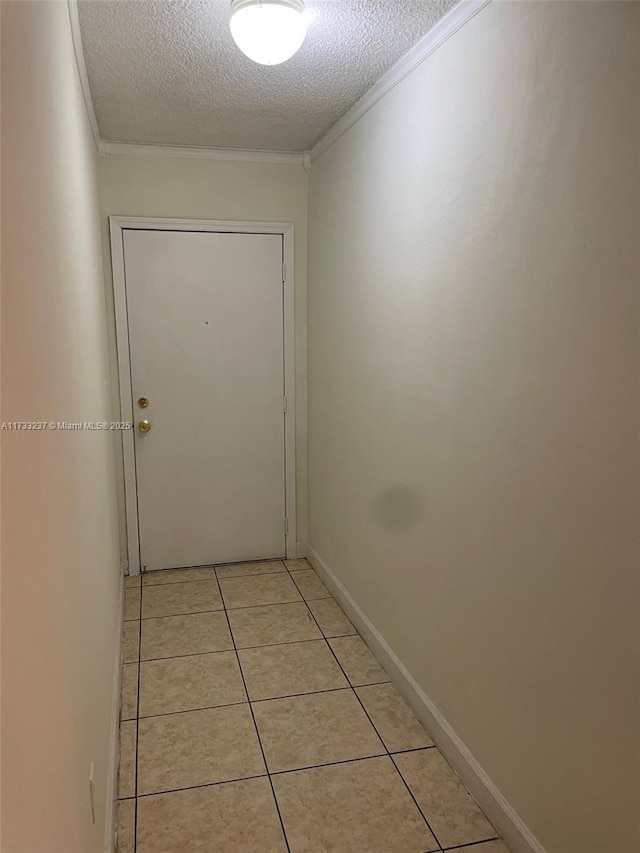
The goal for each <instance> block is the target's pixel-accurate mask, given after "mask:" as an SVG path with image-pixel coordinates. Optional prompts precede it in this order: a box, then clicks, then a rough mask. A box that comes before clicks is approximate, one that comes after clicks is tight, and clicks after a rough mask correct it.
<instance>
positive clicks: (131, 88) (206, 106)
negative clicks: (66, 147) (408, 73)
mask: <svg viewBox="0 0 640 853" xmlns="http://www.w3.org/2000/svg"><path fill="white" fill-rule="evenodd" d="M455 3H456V0H307V3H306V6H307V9H308V10H310V11H311V12H312V13H314V15H315V18H314V20H313V21H312V23H311V25H310V27H309V32H308V34H307V38H306V40H305V43H304V44H303V46H302V48H301V49H300V51H299V52H298V53H297V54H296V56H294V57H293V59H291V60H289V61H288V62H286V63H284V64H283V65H279V66H274V67H266V66H261V65H256V64H255V63H253V62H251V60H249V59H247V58H246V57H245V56H244V55H243V54H242V53H240V51H239V50H238V49H237V48H236V46H235V44H234V43H233V41H232V39H231V34H230V32H229V25H228V21H229V9H230V5H231V4H230V0H160V2H158V1H157V0H80V2H79V4H78V5H79V15H80V28H81V34H82V42H83V46H84V53H85V61H86V65H87V72H88V76H89V83H90V87H91V94H92V97H93V102H94V107H95V111H96V115H97V119H98V124H99V127H100V132H101V135H102V138H103V139H105V140H112V141H119V142H146V143H154V144H164V145H194V146H206V147H221V148H262V149H277V150H304V149H308V148H311V146H312V145H313V143H314V142H316V141H317V140H318V139H319V138H320V137H321V136H322V135H323V134H324V132H325V131H326V130H328V129H329V127H331V125H332V124H333V123H334V122H335V121H336V120H337V119H338V118H340V116H342V115H343V113H345V112H346V111H347V110H348V109H349V107H350V106H351V105H352V104H353V103H355V101H357V100H358V98H359V97H360V96H361V95H362V94H363V93H364V92H365V91H366V90H367V89H368V88H369V87H370V86H371V85H372V84H373V83H375V81H376V80H377V79H378V78H379V77H380V76H381V75H382V74H383V73H384V71H385V70H386V69H387V68H388V67H389V66H390V65H392V64H393V63H394V62H395V60H396V59H398V58H399V57H400V56H402V54H404V53H406V52H407V51H408V50H409V48H411V47H412V46H413V45H414V44H415V43H416V42H417V41H418V40H419V39H420V38H421V37H422V36H423V35H424V34H425V33H426V32H427V31H428V30H429V29H430V28H431V27H432V26H433V25H434V24H435V23H436V21H438V20H439V19H440V18H441V17H442V16H443V15H444V14H445V13H446V12H447V11H449V9H451V8H452V6H454V5H455Z"/></svg>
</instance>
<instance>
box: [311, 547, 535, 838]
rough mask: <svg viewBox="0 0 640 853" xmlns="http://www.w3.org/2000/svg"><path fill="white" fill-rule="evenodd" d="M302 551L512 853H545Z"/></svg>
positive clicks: (362, 618)
mask: <svg viewBox="0 0 640 853" xmlns="http://www.w3.org/2000/svg"><path fill="white" fill-rule="evenodd" d="M306 550H307V554H306V556H307V559H308V560H309V562H310V563H311V565H312V566H313V567H314V569H316V571H317V572H318V574H319V575H320V577H321V578H322V580H323V581H324V582H325V584H326V585H327V586H328V587H329V590H330V591H331V592H332V594H333V595H334V596H335V598H336V599H337V600H338V601H339V602H340V604H341V605H342V607H343V609H344V611H345V612H346V614H347V616H349V618H350V619H351V621H352V622H353V624H354V625H355V627H356V628H357V629H358V631H359V632H360V634H362V637H363V639H364V640H365V642H366V643H367V645H368V646H369V648H370V649H371V651H372V652H373V654H374V655H375V656H376V657H377V658H378V660H379V661H380V663H381V664H382V666H383V667H384V668H385V669H386V671H387V672H388V674H389V675H390V676H391V678H392V679H393V681H394V683H395V684H396V686H397V687H398V689H399V690H400V692H401V693H402V694H403V696H404V697H405V698H406V700H407V702H408V703H409V704H410V705H411V707H412V709H413V711H414V713H415V715H416V717H417V718H418V719H419V720H420V722H421V723H422V724H423V725H424V727H425V728H426V729H427V730H428V732H429V734H430V735H431V737H432V738H433V741H434V743H435V744H436V746H437V747H438V749H439V750H440V752H442V754H443V755H444V757H445V758H446V759H447V761H448V762H449V764H450V765H451V766H452V767H453V769H454V770H455V771H456V773H457V774H458V776H459V777H460V778H461V779H462V781H463V782H464V784H465V785H466V787H467V789H468V790H469V792H470V793H471V795H472V796H473V797H474V798H475V800H476V801H477V803H478V805H479V806H480V808H481V809H482V810H483V811H484V812H485V814H486V815H487V817H488V818H489V820H490V821H491V822H492V823H493V825H494V826H495V828H496V830H497V831H498V833H499V834H500V836H501V837H502V838H503V839H504V842H505V843H506V844H507V846H508V847H509V849H510V850H511V853H545V850H544V848H543V846H542V845H541V844H540V842H539V841H538V840H537V839H536V837H535V836H534V835H533V833H532V832H531V830H530V829H529V828H528V827H527V826H526V824H525V823H524V821H523V820H522V819H521V818H520V816H519V815H518V814H517V813H516V812H515V810H514V809H513V808H512V806H511V805H509V803H508V802H507V801H506V799H505V798H504V797H503V796H502V794H501V793H500V791H499V790H498V788H497V787H496V786H495V784H494V783H493V782H492V781H491V779H490V778H489V777H488V776H487V774H486V773H485V771H484V770H483V769H482V767H481V766H480V764H479V763H478V761H477V760H476V759H475V758H474V756H473V755H472V753H471V751H470V750H469V749H468V748H467V747H466V746H465V744H464V743H463V742H462V740H461V739H460V738H459V737H458V735H457V734H456V733H455V731H454V730H453V729H452V728H451V726H450V725H449V723H448V722H447V721H446V720H445V718H444V717H443V716H442V714H441V713H440V711H439V710H438V708H437V707H436V706H435V705H434V703H433V702H432V701H431V699H429V697H428V696H427V694H426V693H425V692H424V690H422V688H421V687H420V685H419V684H418V683H417V681H416V680H415V678H413V676H412V675H411V674H410V673H409V672H408V670H407V668H406V667H405V665H404V664H403V663H402V661H401V660H400V659H399V658H398V656H397V655H396V654H395V652H394V651H393V649H391V647H390V646H389V644H388V643H387V641H386V640H385V639H384V638H383V637H382V635H381V634H380V633H379V631H378V630H377V628H375V626H374V625H373V624H372V622H371V621H370V620H369V618H368V617H367V616H366V614H365V613H364V612H363V611H362V610H361V609H360V607H359V605H358V604H357V603H356V601H355V600H354V598H353V597H352V596H351V594H350V593H349V592H347V590H346V588H345V587H344V586H343V584H342V583H341V582H340V581H339V580H338V578H337V577H336V575H335V574H334V573H333V572H332V570H331V569H330V568H329V566H328V565H327V564H326V563H325V562H324V560H323V559H322V557H321V556H320V555H319V554H318V552H317V551H316V550H315V549H314V547H313V546H312V545H310V544H308V545H307V549H306ZM470 849H471V848H470Z"/></svg>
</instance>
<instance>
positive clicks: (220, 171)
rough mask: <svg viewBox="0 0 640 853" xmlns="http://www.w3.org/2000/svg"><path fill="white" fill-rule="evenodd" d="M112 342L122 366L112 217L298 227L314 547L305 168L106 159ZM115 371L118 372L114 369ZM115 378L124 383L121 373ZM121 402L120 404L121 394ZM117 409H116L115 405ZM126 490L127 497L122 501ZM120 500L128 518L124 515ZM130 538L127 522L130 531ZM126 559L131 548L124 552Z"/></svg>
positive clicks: (299, 463)
mask: <svg viewBox="0 0 640 853" xmlns="http://www.w3.org/2000/svg"><path fill="white" fill-rule="evenodd" d="M99 184H100V208H101V214H102V226H103V247H104V253H105V276H106V277H107V279H108V291H109V295H108V298H109V300H110V308H109V317H110V321H109V322H110V340H111V352H112V360H113V363H114V364H115V359H116V356H115V321H114V319H113V316H114V315H113V293H112V285H111V261H110V248H109V232H108V217H109V216H113V215H120V216H149V217H163V218H177V219H228V220H238V221H264V222H293V224H294V226H295V339H296V341H295V352H296V480H297V482H296V492H297V524H298V530H297V538H298V541H299V542H301V543H306V540H307V440H306V435H307V398H306V347H307V341H306V317H307V175H306V173H305V171H304V169H303V168H302V166H294V165H288V164H287V165H278V164H272V163H237V162H228V161H221V160H197V159H188V158H179V157H164V156H153V155H133V156H132V155H122V154H113V155H107V156H106V157H102V158H101V159H100V164H99ZM114 369H115V368H114ZM114 375H117V374H116V373H114ZM115 390H116V396H117V389H115ZM115 402H116V404H117V401H115ZM122 489H123V486H122V483H121V484H120V493H121V494H122ZM123 501H124V498H123V497H122V499H121V514H122V513H123ZM122 529H123V530H124V522H123V528H122ZM121 548H122V554H123V556H124V554H125V553H126V543H125V542H124V541H123V542H122V544H121Z"/></svg>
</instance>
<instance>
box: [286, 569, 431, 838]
mask: <svg viewBox="0 0 640 853" xmlns="http://www.w3.org/2000/svg"><path fill="white" fill-rule="evenodd" d="M286 567H287V566H286V563H285V568H286ZM287 571H289V569H287ZM289 577H290V578H291V580H292V581H293V583H294V584H295V587H296V589H297V590H298V591H299V592H300V587H299V586H298V584H297V583H296V582H295V578H293V577H292V576H291V572H289ZM300 594H301V595H302V593H300ZM303 598H304V596H303ZM334 601H335V599H334ZM304 602H305V604H307V601H306V599H304ZM338 607H340V605H339V604H338ZM307 609H308V610H309V613H311V617H312V618H313V620H314V622H315V623H316V625H317V626H318V628H320V624H319V623H318V621H317V619H316V617H315V616H314V614H313V611H312V610H311V608H310V607H309V605H308V604H307ZM340 609H342V608H340ZM320 631H321V633H322V635H323V636H324V631H322V628H320ZM352 636H357V637H360V634H358V633H356V634H355V635H352ZM324 639H325V642H326V644H327V646H328V647H329V651H330V652H331V654H332V655H333V657H334V659H335V661H336V663H337V664H338V666H339V667H340V669H341V671H342V674H343V675H344V677H345V678H346V679H347V683H348V684H349V686H350V687H351V690H352V691H353V694H354V696H355V697H356V701H357V702H358V704H359V705H360V707H361V708H362V710H363V711H364V713H365V715H366V717H367V719H368V720H369V723H370V724H371V726H372V728H373V730H374V732H375V733H376V735H377V737H378V740H379V741H380V743H381V745H382V748H383V749H384V750H385V753H386V755H387V757H388V758H389V760H390V761H391V763H392V765H393V767H394V768H395V771H396V773H397V774H398V776H399V777H400V779H401V780H402V783H403V784H404V786H405V788H406V789H407V791H408V792H409V795H410V797H411V799H412V800H413V802H414V803H415V806H416V808H417V809H418V813H419V814H420V815H422V819H423V820H424V822H425V823H426V825H427V827H428V829H429V832H430V833H431V835H432V836H433V839H434V841H435V842H436V844H437V845H438V850H439V851H440V853H443V847H442V845H441V844H440V839H439V838H438V836H437V835H436V834H435V832H434V831H433V829H432V828H431V824H430V823H429V821H428V820H427V817H426V815H425V813H424V812H423V811H422V809H421V808H420V806H419V805H418V801H417V800H416V798H415V796H414V795H413V791H412V790H411V788H409V785H408V784H407V782H406V780H405V778H404V776H403V775H402V773H400V771H399V770H398V767H397V765H396V763H395V761H394V760H393V758H392V755H391V753H390V752H389V750H388V749H387V745H386V744H385V742H384V740H383V739H382V736H381V735H380V732H379V731H378V729H377V728H376V726H375V725H374V722H373V720H372V719H371V717H370V716H369V714H368V712H367V709H366V708H365V707H364V705H363V703H362V701H361V699H360V697H359V696H358V693H357V692H356V689H355V687H354V686H353V684H351V679H350V678H349V676H348V675H347V673H346V671H345V669H344V667H343V666H342V664H341V663H340V660H339V659H338V656H337V655H336V653H335V652H334V650H333V648H332V646H331V643H330V642H329V640H328V638H327V637H325V638H324ZM331 639H335V638H333V637H332V638H331ZM360 639H361V640H362V637H360ZM363 642H364V640H363ZM365 645H366V643H365ZM367 648H368V646H367ZM383 683H385V684H388V683H389V682H383ZM391 683H393V682H391ZM359 686H366V685H359ZM434 853H437V851H434Z"/></svg>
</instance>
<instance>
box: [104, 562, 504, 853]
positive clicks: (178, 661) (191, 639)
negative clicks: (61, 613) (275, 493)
mask: <svg viewBox="0 0 640 853" xmlns="http://www.w3.org/2000/svg"><path fill="white" fill-rule="evenodd" d="M125 583H126V589H125V623H124V636H123V664H122V711H121V724H120V779H119V798H120V800H119V803H118V831H117V838H118V846H117V850H118V853H134V851H135V853H187V851H189V853H196V852H197V851H207V853H286V851H287V850H288V851H290V853H432V851H441V850H457V849H459V848H463V849H464V850H469V853H471V851H474V853H508V851H507V848H506V847H505V846H504V845H503V844H502V842H500V841H499V840H497V839H496V832H495V830H494V829H493V827H492V826H491V825H490V823H489V822H488V821H487V819H486V818H485V817H484V815H483V814H482V812H481V811H480V809H479V808H478V807H477V805H476V804H475V802H474V801H473V799H472V798H471V797H470V796H469V794H468V793H467V792H466V791H465V789H464V787H463V786H462V785H461V784H460V782H459V781H458V780H457V778H456V777H455V776H454V774H453V773H452V772H451V770H450V769H449V767H448V765H447V764H446V762H445V761H444V759H443V758H442V757H441V756H440V754H439V752H438V751H437V750H436V748H435V747H434V746H433V743H432V741H431V739H430V737H429V735H428V734H427V733H426V732H425V731H424V729H423V728H422V727H421V726H420V724H419V723H418V722H417V721H416V719H415V718H414V717H413V714H412V712H411V711H410V710H409V708H408V706H407V705H406V704H405V703H404V700H403V699H402V698H401V697H400V694H399V693H398V692H397V690H396V688H395V687H394V686H393V685H392V684H391V683H390V680H389V677H388V676H387V674H386V673H385V672H384V670H383V669H382V668H381V667H380V665H379V664H378V663H377V661H376V660H375V658H374V657H373V655H372V654H371V652H370V651H369V650H368V648H367V647H366V645H365V644H364V641H363V640H362V639H361V638H360V637H359V636H358V634H357V632H356V630H355V629H354V627H353V626H352V624H351V623H350V621H349V620H348V619H347V617H346V616H345V615H344V613H343V612H342V610H341V609H340V607H339V605H338V604H337V602H336V601H335V600H334V599H333V598H332V597H331V596H330V594H329V592H328V590H327V588H326V587H325V586H324V584H323V583H322V581H321V580H320V579H319V578H318V576H317V575H316V573H315V572H314V570H313V569H312V568H311V567H310V565H309V564H308V563H307V561H306V560H293V561H285V562H282V561H270V562H262V563H245V564H239V565H234V566H218V567H217V568H215V569H214V568H196V569H179V570H172V571H164V572H156V573H149V574H146V575H144V576H143V577H142V578H140V577H136V578H129V579H127V580H126V582H125ZM283 828H284V833H283ZM285 836H286V840H285ZM468 845H472V846H471V847H469V846H468Z"/></svg>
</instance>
